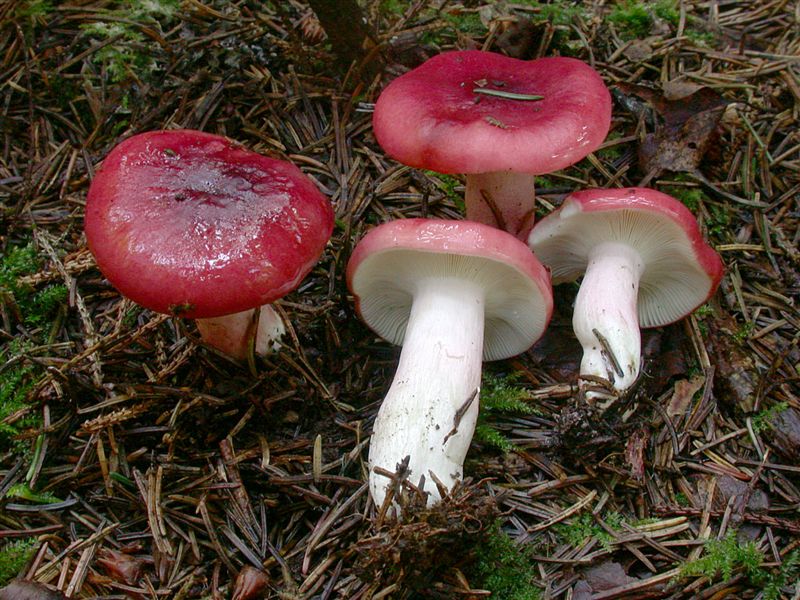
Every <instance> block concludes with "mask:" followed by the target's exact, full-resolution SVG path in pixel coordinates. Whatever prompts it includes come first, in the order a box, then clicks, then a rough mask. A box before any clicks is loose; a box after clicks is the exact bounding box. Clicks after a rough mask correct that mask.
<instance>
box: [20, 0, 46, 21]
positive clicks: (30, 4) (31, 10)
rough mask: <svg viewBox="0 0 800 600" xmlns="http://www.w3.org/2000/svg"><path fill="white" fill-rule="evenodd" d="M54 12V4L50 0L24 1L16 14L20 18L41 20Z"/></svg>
mask: <svg viewBox="0 0 800 600" xmlns="http://www.w3.org/2000/svg"><path fill="white" fill-rule="evenodd" d="M51 12H53V3H52V2H51V1H50V0H23V1H22V2H20V3H19V4H18V5H17V7H16V9H15V10H14V14H15V15H16V16H17V17H19V18H30V19H39V18H43V17H46V16H48V15H49V14H50V13H51Z"/></svg>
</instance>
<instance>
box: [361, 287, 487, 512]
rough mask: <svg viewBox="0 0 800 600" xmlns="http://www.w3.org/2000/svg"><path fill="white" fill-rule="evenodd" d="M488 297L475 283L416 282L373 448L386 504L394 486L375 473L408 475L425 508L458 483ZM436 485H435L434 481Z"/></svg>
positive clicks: (470, 427) (375, 487)
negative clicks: (423, 497) (424, 495)
mask: <svg viewBox="0 0 800 600" xmlns="http://www.w3.org/2000/svg"><path fill="white" fill-rule="evenodd" d="M483 327H484V291H483V289H482V287H481V286H480V285H479V284H477V283H475V282H473V281H465V280H462V279H456V278H452V277H450V278H439V277H429V278H425V279H422V280H421V281H419V282H418V283H417V285H416V287H415V290H414V301H413V305H412V308H411V314H410V316H409V320H408V324H407V325H406V331H405V338H404V341H403V350H402V353H401V355H400V361H399V363H398V366H397V372H396V373H395V377H394V380H393V381H392V385H391V387H390V388H389V392H388V393H387V394H386V398H385V399H384V401H383V404H382V405H381V408H380V411H379V412H378V417H377V419H376V420H375V428H374V433H373V435H372V440H371V442H370V450H369V462H370V474H369V482H370V490H371V493H372V497H373V499H374V501H375V503H376V505H377V506H378V507H380V506H382V505H383V502H384V499H385V498H386V495H387V491H388V489H389V488H391V486H392V480H391V479H389V478H387V477H385V476H384V475H380V474H378V473H375V471H374V469H375V467H380V468H382V469H385V470H387V471H389V472H392V473H394V472H396V470H397V468H398V465H399V464H400V463H401V462H402V461H403V460H404V459H405V458H406V457H408V465H407V468H406V469H405V471H404V473H403V475H404V477H405V478H407V480H408V481H409V482H410V483H412V484H414V485H415V486H418V487H419V488H420V489H422V490H423V491H425V492H427V493H428V494H429V496H428V503H429V504H433V503H434V502H437V501H438V500H439V499H440V497H441V495H440V493H439V490H438V487H437V485H436V480H438V481H439V482H440V483H441V484H442V485H443V486H444V487H445V488H446V489H448V490H449V489H451V488H452V487H453V485H454V484H455V483H456V482H457V481H458V480H459V479H461V475H462V468H463V463H464V458H465V456H466V453H467V449H468V448H469V444H470V441H471V440H472V435H473V433H474V431H475V422H476V420H477V417H478V402H479V400H478V395H479V387H480V382H481V363H482V355H483ZM434 478H435V479H434Z"/></svg>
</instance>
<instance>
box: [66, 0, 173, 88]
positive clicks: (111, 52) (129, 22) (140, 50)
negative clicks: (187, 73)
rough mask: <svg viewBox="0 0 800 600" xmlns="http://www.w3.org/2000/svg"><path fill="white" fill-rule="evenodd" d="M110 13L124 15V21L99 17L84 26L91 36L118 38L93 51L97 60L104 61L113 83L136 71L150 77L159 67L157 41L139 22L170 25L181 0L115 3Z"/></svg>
mask: <svg viewBox="0 0 800 600" xmlns="http://www.w3.org/2000/svg"><path fill="white" fill-rule="evenodd" d="M115 4H116V7H114V8H111V10H110V14H111V15H112V16H115V17H122V18H124V21H114V22H106V21H96V22H93V23H87V24H84V25H82V26H81V29H82V30H83V31H84V32H85V33H86V34H87V35H88V36H89V37H91V38H94V39H97V40H99V41H107V40H110V39H112V38H116V42H115V43H113V44H108V45H106V46H104V47H102V48H100V49H99V50H98V51H97V52H95V53H94V54H93V55H92V60H93V61H94V62H95V63H96V64H100V65H103V66H104V67H105V69H106V72H107V73H108V76H109V79H110V80H111V81H112V82H113V83H119V82H121V81H125V80H127V79H129V78H130V77H131V75H134V76H136V77H138V78H141V79H147V78H149V77H150V76H151V75H152V74H153V73H154V72H155V71H156V70H157V69H158V64H157V63H156V61H155V60H154V59H153V55H154V52H153V50H152V48H153V43H152V41H151V40H150V39H149V38H147V37H146V36H145V35H144V34H143V33H142V32H141V30H140V29H139V27H137V26H136V23H142V24H146V25H156V26H160V25H162V24H163V25H166V24H168V23H169V22H170V21H171V20H172V19H173V18H174V16H175V12H176V11H177V9H178V7H179V2H178V0H130V1H129V2H118V3H115Z"/></svg>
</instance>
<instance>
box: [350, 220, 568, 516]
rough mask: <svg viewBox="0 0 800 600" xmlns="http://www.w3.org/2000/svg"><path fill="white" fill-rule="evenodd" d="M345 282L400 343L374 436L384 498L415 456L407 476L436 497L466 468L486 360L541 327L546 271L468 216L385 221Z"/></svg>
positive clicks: (546, 308) (547, 309) (509, 352)
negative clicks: (403, 464) (387, 474)
mask: <svg viewBox="0 0 800 600" xmlns="http://www.w3.org/2000/svg"><path fill="white" fill-rule="evenodd" d="M347 284H348V287H349V288H350V290H351V291H352V292H353V294H354V296H355V299H356V308H357V310H358V313H359V315H360V316H361V318H362V319H363V320H364V321H365V322H366V323H367V325H369V326H370V327H371V328H372V329H373V330H374V331H375V332H376V333H377V334H378V335H380V336H381V337H383V338H385V339H386V340H388V341H390V342H393V343H395V344H402V345H403V350H402V352H401V354H400V361H399V364H398V366H397V372H396V373H395V376H394V380H393V381H392V384H391V387H390V388H389V391H388V393H387V394H386V398H385V399H384V401H383V404H382V405H381V408H380V411H379V413H378V417H377V419H376V421H375V427H374V433H373V435H372V440H371V442H370V451H369V461H370V475H369V480H370V490H371V492H372V497H373V499H374V500H375V502H376V504H377V505H378V506H381V505H382V503H383V501H384V498H385V497H386V493H387V487H389V486H391V484H392V482H391V481H389V480H388V479H386V478H385V477H383V476H381V475H379V474H377V473H376V472H375V468H376V467H380V468H382V469H386V470H388V471H390V472H395V469H396V468H397V465H398V463H400V462H401V461H403V459H404V458H405V457H409V462H408V467H407V471H406V473H407V475H408V477H409V481H411V482H412V483H413V484H414V485H417V486H419V487H420V488H421V489H423V490H424V491H426V492H428V493H429V494H430V495H429V501H431V502H433V501H436V500H437V499H439V497H440V495H439V491H438V488H437V486H436V484H435V481H434V477H433V476H435V479H438V480H439V481H440V482H441V483H442V484H444V486H445V487H446V488H447V489H450V488H452V486H453V485H454V484H455V482H456V481H458V480H459V479H460V478H461V474H462V465H463V463H464V457H465V455H466V453H467V449H468V448H469V444H470V441H471V440H472V434H473V432H474V430H475V421H476V419H477V415H478V397H479V387H480V382H481V361H482V360H498V359H501V358H507V357H509V356H514V355H516V354H519V353H520V352H524V351H525V350H526V349H528V348H529V347H530V346H531V345H532V344H533V343H534V342H535V341H536V340H537V339H538V338H539V337H540V336H541V335H542V333H543V332H544V329H545V327H546V326H547V323H548V321H549V320H550V315H551V313H552V308H553V299H552V290H551V288H550V278H549V275H548V274H547V271H546V270H545V269H544V267H542V265H541V264H540V263H539V261H538V260H536V258H535V257H534V256H533V255H532V254H531V251H530V249H529V248H528V247H527V246H526V245H525V244H524V243H523V242H521V241H520V240H517V239H516V238H514V237H513V236H512V235H509V234H508V233H506V232H504V231H500V230H499V229H495V228H493V227H489V226H487V225H483V224H481V223H474V222H471V221H440V220H428V219H407V220H400V221H393V222H390V223H385V224H383V225H381V226H379V227H376V228H375V229H373V230H372V231H370V232H369V233H368V234H367V235H366V236H365V237H364V238H363V239H362V240H361V242H360V243H359V244H358V246H356V248H355V250H354V251H353V254H352V256H351V258H350V262H349V263H348V265H347Z"/></svg>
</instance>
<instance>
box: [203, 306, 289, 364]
mask: <svg viewBox="0 0 800 600" xmlns="http://www.w3.org/2000/svg"><path fill="white" fill-rule="evenodd" d="M256 311H258V312H256ZM196 323H197V330H198V331H199V332H200V337H201V338H202V339H203V342H205V343H206V344H208V345H209V346H212V347H214V348H216V349H217V350H219V351H220V352H224V353H225V354H227V355H229V356H232V357H233V358H238V359H239V360H244V359H246V358H247V355H248V353H249V349H250V343H251V341H252V340H253V339H255V345H254V349H255V353H256V354H258V355H260V356H264V355H266V354H269V353H270V352H274V351H275V350H277V349H278V348H279V347H280V342H279V341H278V340H279V339H280V338H281V336H283V334H284V333H285V332H286V328H285V326H284V324H283V320H282V319H281V317H280V315H278V313H277V312H276V311H275V309H274V308H272V306H271V305H270V304H265V305H264V306H262V307H261V308H257V309H252V310H245V311H242V312H238V313H234V314H232V315H223V316H221V317H211V318H208V319H197V320H196Z"/></svg>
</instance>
